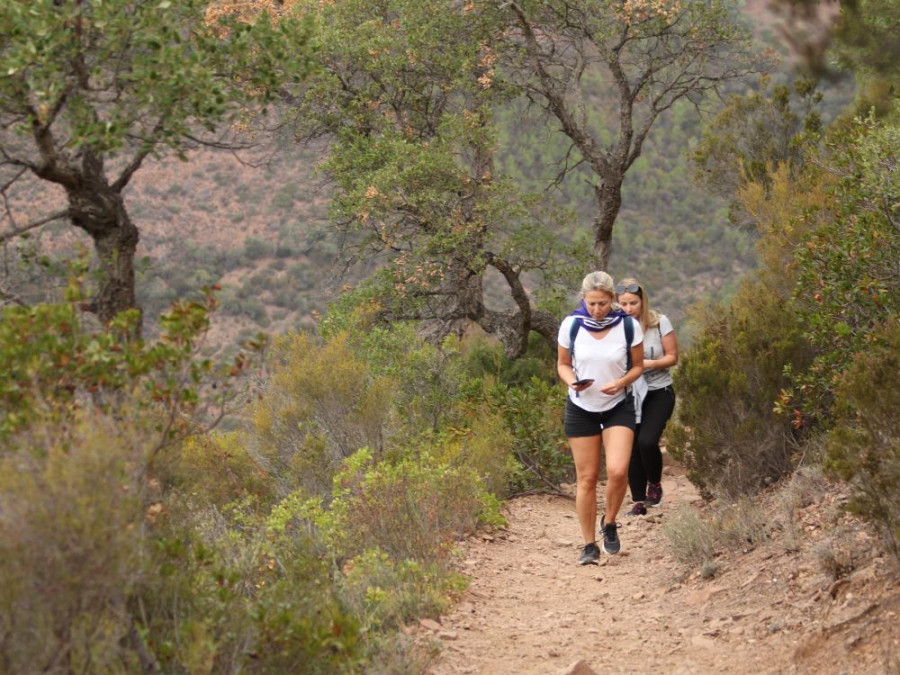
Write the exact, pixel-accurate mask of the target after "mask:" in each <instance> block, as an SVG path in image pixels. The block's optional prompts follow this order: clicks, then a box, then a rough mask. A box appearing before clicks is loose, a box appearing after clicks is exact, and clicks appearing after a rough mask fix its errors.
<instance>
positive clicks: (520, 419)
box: [484, 377, 574, 494]
mask: <svg viewBox="0 0 900 675" xmlns="http://www.w3.org/2000/svg"><path fill="white" fill-rule="evenodd" d="M484 396H485V400H486V402H487V404H488V406H489V407H490V408H491V409H494V410H496V411H497V412H498V413H499V414H500V415H501V416H502V418H503V420H504V422H505V424H506V428H507V430H508V431H509V433H510V434H511V435H512V438H513V455H514V457H515V459H516V471H515V473H514V474H513V475H512V476H511V481H510V492H511V493H512V494H517V493H522V492H528V491H531V490H549V491H551V492H554V491H558V490H559V484H560V483H563V482H571V481H572V480H574V466H573V464H572V457H571V453H570V452H569V449H568V444H567V442H566V438H565V435H564V432H563V410H564V408H563V406H564V404H565V392H564V391H562V390H561V388H560V386H559V385H558V384H551V383H549V382H547V381H546V380H543V379H539V378H537V377H532V378H531V380H530V381H529V382H528V383H527V384H525V385H521V386H518V387H508V386H505V385H500V384H496V385H488V386H486V387H485V391H484Z"/></svg>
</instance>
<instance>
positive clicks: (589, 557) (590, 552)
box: [578, 541, 600, 565]
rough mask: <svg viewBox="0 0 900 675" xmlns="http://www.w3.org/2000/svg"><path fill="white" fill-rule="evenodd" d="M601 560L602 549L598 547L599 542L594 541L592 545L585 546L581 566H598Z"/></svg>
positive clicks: (580, 561)
mask: <svg viewBox="0 0 900 675" xmlns="http://www.w3.org/2000/svg"><path fill="white" fill-rule="evenodd" d="M599 560H600V549H599V548H598V547H597V542H596V541H592V542H591V543H590V544H585V546H584V548H583V549H582V551H581V557H580V558H579V559H578V564H579V565H596V564H597V561H599Z"/></svg>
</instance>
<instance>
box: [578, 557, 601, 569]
mask: <svg viewBox="0 0 900 675" xmlns="http://www.w3.org/2000/svg"><path fill="white" fill-rule="evenodd" d="M599 564H600V560H599V559H598V560H586V561H584V562H581V561H579V562H578V566H579V567H587V566H588V565H599Z"/></svg>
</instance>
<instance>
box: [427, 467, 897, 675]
mask: <svg viewBox="0 0 900 675" xmlns="http://www.w3.org/2000/svg"><path fill="white" fill-rule="evenodd" d="M663 488H664V490H665V499H664V502H663V505H662V507H661V508H659V509H652V510H651V513H650V515H649V516H648V517H643V518H624V517H620V522H621V525H620V530H619V534H620V538H621V540H622V552H621V553H620V554H619V555H617V556H607V555H604V556H603V558H601V561H600V565H599V566H596V567H594V566H587V567H579V566H578V565H576V559H577V555H578V552H579V551H578V547H579V545H580V538H579V536H578V524H577V521H576V519H575V514H574V502H573V501H572V500H570V499H566V498H562V497H552V496H545V495H541V496H530V497H525V498H520V499H516V500H513V501H512V502H510V503H509V504H508V506H507V517H508V521H509V525H508V528H507V529H506V530H504V531H501V532H498V533H495V534H494V535H485V536H482V537H480V538H477V539H472V540H470V541H468V542H466V544H465V545H464V546H463V548H462V550H461V558H460V567H461V569H462V570H463V571H464V572H465V573H466V574H468V575H469V576H470V577H471V586H470V588H469V590H468V591H467V592H466V594H465V595H464V597H463V598H462V600H461V601H460V602H459V603H458V604H457V605H456V606H455V607H454V608H453V609H452V610H451V611H450V612H449V613H448V614H447V615H446V616H444V617H441V619H440V621H439V622H435V621H427V620H426V621H423V622H422V623H421V625H420V626H419V627H418V628H417V630H418V631H419V632H420V633H421V634H424V635H426V636H430V637H433V638H436V639H438V640H440V642H441V643H442V654H441V656H440V657H439V658H438V660H437V661H436V662H435V663H434V664H433V665H432V667H431V669H430V670H429V673H430V675H451V674H456V673H490V674H492V675H503V674H505V673H508V674H510V675H512V674H513V673H515V674H517V675H520V674H527V673H573V674H578V675H589V674H590V673H591V672H596V673H610V672H612V673H639V672H644V673H805V672H811V673H812V672H815V673H856V672H859V673H881V672H885V673H894V672H900V642H898V638H900V631H898V629H897V628H896V625H897V618H898V617H897V614H898V613H900V590H898V585H897V577H896V575H895V573H894V571H892V568H891V565H890V564H888V561H885V559H884V557H883V556H880V555H874V554H873V556H870V559H869V560H868V562H867V563H866V564H865V565H860V566H859V567H858V568H857V569H856V570H855V571H854V572H853V574H852V575H851V576H850V577H849V578H848V579H846V580H845V583H838V584H837V586H838V587H837V588H836V587H835V586H836V582H835V579H834V578H833V577H829V576H828V574H827V573H826V571H823V570H822V569H820V568H821V567H822V566H821V565H816V564H815V560H814V557H813V554H812V553H808V554H806V555H804V554H803V553H801V552H797V551H794V552H789V551H786V550H785V549H784V547H783V546H779V545H778V543H777V542H772V543H771V544H767V545H766V546H764V547H759V548H757V549H754V550H750V551H745V552H737V553H735V554H734V556H733V558H732V559H729V560H726V561H724V564H723V565H722V568H723V572H722V573H721V574H719V575H717V576H716V577H714V578H712V579H703V578H701V577H700V575H699V573H697V572H691V571H689V570H685V569H683V568H681V567H680V566H679V565H678V564H677V563H676V562H675V561H674V559H673V558H672V557H671V555H670V554H669V553H668V545H667V541H666V537H665V535H664V534H663V532H662V524H663V522H664V521H665V520H666V519H667V518H670V517H672V516H673V513H674V510H675V509H676V508H677V506H678V504H682V503H687V504H692V503H693V504H699V497H698V495H697V493H696V492H695V490H694V488H693V486H692V485H691V484H690V483H689V482H688V481H687V479H686V477H685V476H684V472H683V471H681V470H679V468H678V467H674V466H671V465H670V466H667V467H666V470H665V473H664V476H663ZM628 503H629V501H628V500H627V499H626V507H627V506H628ZM813 506H814V507H815V508H811V509H809V513H808V514H807V515H809V518H808V520H810V521H811V522H814V523H819V518H820V516H821V512H820V511H823V510H824V509H825V506H823V505H821V504H820V505H813ZM832 512H833V510H832ZM801 515H802V514H801ZM811 527H812V530H813V531H815V530H816V529H823V528H822V527H821V525H819V524H816V525H812V526H811ZM865 536H866V537H868V536H869V535H865ZM860 543H861V545H862V546H863V548H865V545H866V541H865V540H863V541H861V542H860ZM868 543H869V544H871V541H869V542H868ZM868 548H869V549H871V546H869V547H868ZM854 575H855V576H857V577H858V578H856V579H854Z"/></svg>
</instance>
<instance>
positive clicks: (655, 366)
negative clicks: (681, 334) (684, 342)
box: [644, 331, 678, 370]
mask: <svg viewBox="0 0 900 675" xmlns="http://www.w3.org/2000/svg"><path fill="white" fill-rule="evenodd" d="M662 347H663V354H664V356H663V357H662V358H659V359H647V360H646V361H644V367H645V368H646V369H647V370H660V369H663V368H671V367H672V366H674V365H675V364H676V363H678V342H677V341H676V340H675V331H672V332H671V333H666V334H665V335H663V336H662Z"/></svg>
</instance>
